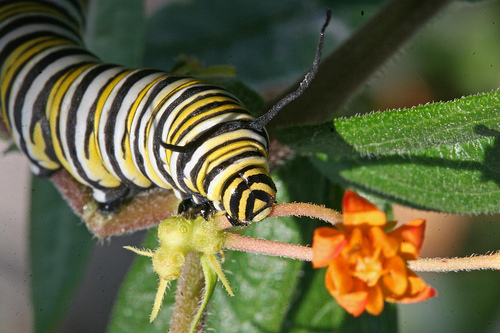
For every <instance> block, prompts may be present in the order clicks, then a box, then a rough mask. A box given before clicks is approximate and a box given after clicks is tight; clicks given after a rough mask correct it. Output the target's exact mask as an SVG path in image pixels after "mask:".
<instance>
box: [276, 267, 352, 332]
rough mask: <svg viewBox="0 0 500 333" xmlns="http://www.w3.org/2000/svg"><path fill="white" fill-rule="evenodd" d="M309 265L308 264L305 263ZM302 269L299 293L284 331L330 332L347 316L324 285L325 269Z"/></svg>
mask: <svg viewBox="0 0 500 333" xmlns="http://www.w3.org/2000/svg"><path fill="white" fill-rule="evenodd" d="M307 266H310V265H307ZM307 268H308V269H305V270H304V273H303V276H302V277H301V283H300V288H298V290H300V294H299V296H298V299H297V300H296V301H295V302H294V304H293V306H292V307H291V308H290V311H289V313H288V319H289V321H288V322H287V323H286V326H285V330H284V331H286V332H291V333H306V332H332V329H333V328H338V327H339V326H340V325H341V324H342V320H343V319H344V317H345V316H347V314H346V312H345V311H344V310H343V309H342V308H341V307H340V306H339V305H338V304H337V302H336V301H335V299H334V298H333V297H332V296H331V295H330V293H329V292H328V290H326V287H325V271H326V269H316V270H313V269H312V268H311V267H307Z"/></svg>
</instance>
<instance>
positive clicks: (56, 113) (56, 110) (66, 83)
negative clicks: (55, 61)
mask: <svg viewBox="0 0 500 333" xmlns="http://www.w3.org/2000/svg"><path fill="white" fill-rule="evenodd" d="M92 65H93V64H87V65H83V66H80V67H78V68H75V69H73V70H70V71H68V72H67V73H65V74H64V75H63V76H62V77H60V78H59V80H57V82H56V84H55V85H54V87H53V89H52V90H51V92H50V95H49V99H48V101H47V108H46V109H45V112H46V116H47V119H49V124H50V132H51V136H52V145H53V147H54V151H55V153H56V156H57V158H58V160H59V162H60V163H61V164H62V165H63V166H64V168H65V169H66V170H68V171H69V172H70V173H71V174H72V175H73V176H74V177H75V178H78V179H79V178H80V177H79V176H78V175H77V174H76V172H75V171H73V170H72V168H71V167H70V165H69V163H68V161H67V160H66V158H65V156H64V153H63V149H62V145H61V142H60V141H59V138H58V134H59V133H57V125H58V124H59V123H60V119H59V118H60V111H61V107H62V106H61V103H62V100H63V98H64V96H65V95H66V93H67V91H68V89H69V87H70V86H71V84H73V82H74V81H75V79H76V78H78V76H79V75H81V74H82V72H83V71H85V70H86V69H87V68H89V67H91V66H92ZM63 120H64V121H66V119H63ZM62 135H64V133H63V134H62Z"/></svg>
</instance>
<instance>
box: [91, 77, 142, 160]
mask: <svg viewBox="0 0 500 333" xmlns="http://www.w3.org/2000/svg"><path fill="white" fill-rule="evenodd" d="M133 71H134V70H132V69H129V70H126V71H125V72H123V73H121V74H119V75H118V76H117V77H115V78H114V79H113V80H112V81H111V82H109V83H108V84H107V86H106V88H105V89H104V91H103V92H102V93H101V95H100V96H99V100H98V101H97V105H96V110H95V114H94V133H98V130H99V121H100V119H101V116H102V111H103V108H104V104H105V103H106V100H107V99H108V98H109V95H110V94H111V92H112V91H113V89H114V88H115V87H116V85H117V84H119V83H120V81H121V80H122V79H123V78H124V77H126V76H127V75H128V74H130V73H132V72H133ZM95 148H96V153H97V155H98V156H99V158H100V159H101V160H102V153H101V150H100V147H99V144H98V143H97V142H96V144H95Z"/></svg>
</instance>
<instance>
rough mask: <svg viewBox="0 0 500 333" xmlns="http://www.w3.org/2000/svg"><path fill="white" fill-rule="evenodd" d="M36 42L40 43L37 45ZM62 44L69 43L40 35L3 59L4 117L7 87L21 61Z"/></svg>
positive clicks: (2, 94)
mask: <svg viewBox="0 0 500 333" xmlns="http://www.w3.org/2000/svg"><path fill="white" fill-rule="evenodd" d="M37 43H40V44H39V45H37ZM64 44H69V43H68V42H67V41H64V40H61V39H53V38H51V37H40V38H36V39H34V40H31V41H29V42H26V43H24V44H23V45H21V46H19V47H18V48H17V49H16V50H15V51H13V52H12V53H11V54H10V55H9V56H8V57H7V59H6V60H5V63H4V65H3V66H2V72H1V74H0V76H1V82H2V85H1V88H0V89H1V91H0V93H1V96H2V115H3V118H4V119H8V117H7V105H5V101H6V97H7V96H6V94H7V89H8V88H9V87H10V86H11V83H12V82H11V81H12V79H13V77H14V74H15V73H16V70H17V69H18V68H19V66H21V65H22V64H23V63H25V62H27V61H29V60H30V59H31V58H32V57H33V56H35V55H36V54H37V53H39V52H42V51H44V50H46V49H48V48H51V47H54V46H60V45H64ZM6 125H7V127H8V130H9V131H11V128H10V124H9V122H8V121H6Z"/></svg>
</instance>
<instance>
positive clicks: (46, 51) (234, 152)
mask: <svg viewBox="0 0 500 333" xmlns="http://www.w3.org/2000/svg"><path fill="white" fill-rule="evenodd" d="M82 12H83V10H82V7H81V6H80V3H79V2H78V1H76V0H67V1H62V0H61V1H58V0H38V1H1V2H0V18H1V21H0V64H1V66H2V67H1V72H0V83H1V86H0V107H1V111H2V118H3V120H4V122H5V123H6V125H7V127H8V129H9V131H10V133H11V135H12V138H13V140H14V142H15V143H16V144H17V146H18V147H19V148H20V149H21V150H22V151H23V152H24V153H25V154H26V156H28V158H29V160H30V162H31V170H32V171H33V173H35V174H37V175H40V176H47V175H50V174H51V173H53V172H54V171H55V170H58V169H59V168H61V167H62V168H65V169H66V170H68V171H69V173H70V174H71V175H72V176H73V177H74V178H75V179H76V180H78V181H79V182H81V183H83V184H85V185H87V186H89V187H91V188H92V190H93V196H94V198H95V200H96V201H97V202H98V203H100V205H101V207H102V208H103V209H104V210H114V209H115V208H116V206H119V205H120V203H121V201H122V200H123V198H124V196H125V195H126V193H127V192H128V191H129V189H131V188H132V189H148V188H151V187H155V186H157V187H162V188H166V189H172V190H174V192H175V194H176V195H177V196H178V197H179V198H180V199H183V200H191V201H192V202H193V203H195V204H198V205H203V207H204V208H203V209H202V210H203V211H206V212H208V211H209V209H208V208H207V207H211V206H213V207H214V208H215V209H217V210H219V211H225V212H226V214H227V216H228V218H229V220H230V221H231V223H233V224H235V225H237V224H242V223H246V222H249V221H260V220H262V219H263V218H265V217H266V216H267V215H268V214H269V212H270V210H271V206H272V205H273V203H274V201H275V196H276V187H275V185H274V182H273V181H272V179H271V177H270V176H269V166H268V162H267V158H268V146H269V142H268V137H267V133H266V132H265V129H264V126H265V125H266V124H267V122H269V120H270V119H272V117H274V116H275V115H276V114H277V113H278V112H279V110H281V109H282V108H283V106H284V105H286V104H287V103H288V102H289V101H290V100H293V99H294V98H296V97H297V96H299V95H300V94H301V92H302V91H303V89H305V87H306V86H307V85H308V84H309V82H310V80H311V79H312V78H311V75H312V76H314V73H315V71H317V63H318V62H319V54H320V53H321V47H322V44H323V37H322V36H323V32H324V29H325V28H326V24H327V23H328V21H327V22H326V23H325V26H324V27H323V29H322V32H321V38H320V44H319V46H318V51H317V55H316V58H317V60H315V65H314V66H313V67H314V68H313V70H312V71H311V72H310V73H309V74H308V76H306V79H305V80H304V83H303V84H301V87H299V89H298V90H297V92H296V93H294V94H291V95H289V96H287V98H286V100H284V101H282V102H280V103H278V104H279V105H277V106H276V107H274V108H273V109H271V110H270V111H269V112H268V113H266V114H265V115H264V116H262V117H260V118H258V119H256V120H255V119H254V118H253V117H252V116H251V115H250V113H249V112H248V111H247V110H246V109H245V108H244V107H243V105H241V103H240V102H239V101H238V99H237V98H235V97H234V96H233V95H231V94H230V93H229V92H227V91H226V90H224V89H222V88H220V87H217V86H214V85H212V84H210V83H207V82H203V81H200V80H197V79H195V78H192V77H187V76H173V75H170V74H168V73H164V72H161V71H156V70H151V69H129V68H124V67H121V66H117V65H112V64H105V63H102V62H101V61H100V60H99V59H98V58H97V57H96V56H94V55H93V54H92V53H90V52H89V51H87V50H86V49H85V48H84V46H83V42H82V37H81V36H82V34H81V31H82V30H83V22H84V16H83V14H82ZM328 19H329V15H328ZM311 73H312V74H311ZM308 77H309V78H308ZM182 209H183V208H182V206H181V210H182ZM203 214H205V213H203Z"/></svg>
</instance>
